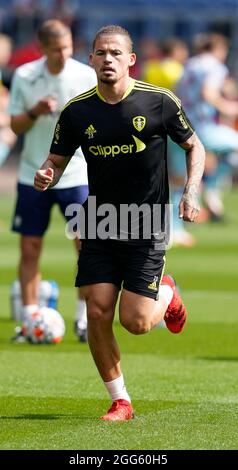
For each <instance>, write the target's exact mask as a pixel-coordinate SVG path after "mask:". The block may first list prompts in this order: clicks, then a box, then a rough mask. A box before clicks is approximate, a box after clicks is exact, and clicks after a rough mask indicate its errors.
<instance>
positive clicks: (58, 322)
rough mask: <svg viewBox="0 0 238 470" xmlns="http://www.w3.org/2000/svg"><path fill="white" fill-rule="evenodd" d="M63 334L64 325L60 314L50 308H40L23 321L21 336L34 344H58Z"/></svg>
mask: <svg viewBox="0 0 238 470" xmlns="http://www.w3.org/2000/svg"><path fill="white" fill-rule="evenodd" d="M64 333H65V323H64V319H63V317H62V316H61V315H60V313H59V312H58V311H57V310H55V309H53V308H50V307H41V308H39V309H38V310H36V311H35V312H33V313H32V314H31V315H29V317H28V318H27V319H26V320H25V321H24V324H23V334H24V336H25V338H26V339H27V340H28V341H29V342H30V343H34V344H52V343H59V342H60V341H61V340H62V338H63V336H64Z"/></svg>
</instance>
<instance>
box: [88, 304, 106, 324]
mask: <svg viewBox="0 0 238 470" xmlns="http://www.w3.org/2000/svg"><path fill="white" fill-rule="evenodd" d="M87 316H88V321H89V322H95V321H96V322H107V319H108V315H107V309H105V308H103V306H102V305H99V304H97V303H90V304H89V305H88V307H87Z"/></svg>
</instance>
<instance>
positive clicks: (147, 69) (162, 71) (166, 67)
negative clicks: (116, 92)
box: [142, 38, 189, 91]
mask: <svg viewBox="0 0 238 470" xmlns="http://www.w3.org/2000/svg"><path fill="white" fill-rule="evenodd" d="M161 53H162V58H160V59H158V58H152V59H149V60H148V61H146V62H145V64H144V66H143V70H142V79H143V80H145V81H147V82H149V83H152V84H153V85H157V86H160V87H164V88H168V89H169V90H172V91H173V90H174V89H175V86H176V83H177V82H178V80H179V79H180V78H181V76H182V73H183V67H184V64H185V62H186V60H187V59H188V55H189V51H188V47H187V45H186V43H185V42H184V41H182V40H181V39H178V38H169V39H167V40H166V41H165V42H164V43H163V44H162V45H161Z"/></svg>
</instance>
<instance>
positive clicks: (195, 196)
mask: <svg viewBox="0 0 238 470" xmlns="http://www.w3.org/2000/svg"><path fill="white" fill-rule="evenodd" d="M182 200H183V201H184V203H185V204H186V206H187V207H191V208H192V209H193V210H195V211H197V212H199V210H200V206H199V191H198V187H197V185H196V184H187V185H186V187H185V189H184V193H183V196H182Z"/></svg>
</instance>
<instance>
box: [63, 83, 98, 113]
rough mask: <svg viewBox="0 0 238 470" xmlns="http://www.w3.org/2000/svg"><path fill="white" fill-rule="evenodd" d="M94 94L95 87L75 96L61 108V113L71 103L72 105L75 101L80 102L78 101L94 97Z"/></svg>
mask: <svg viewBox="0 0 238 470" xmlns="http://www.w3.org/2000/svg"><path fill="white" fill-rule="evenodd" d="M95 93H96V87H94V88H91V89H90V90H88V91H85V92H84V93H81V95H77V96H75V97H74V98H72V99H71V100H70V101H68V103H66V105H65V106H64V107H63V109H62V111H63V110H64V109H65V108H67V107H68V106H69V105H70V104H71V103H74V102H75V101H80V100H84V99H87V98H90V97H91V96H93V95H95Z"/></svg>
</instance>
